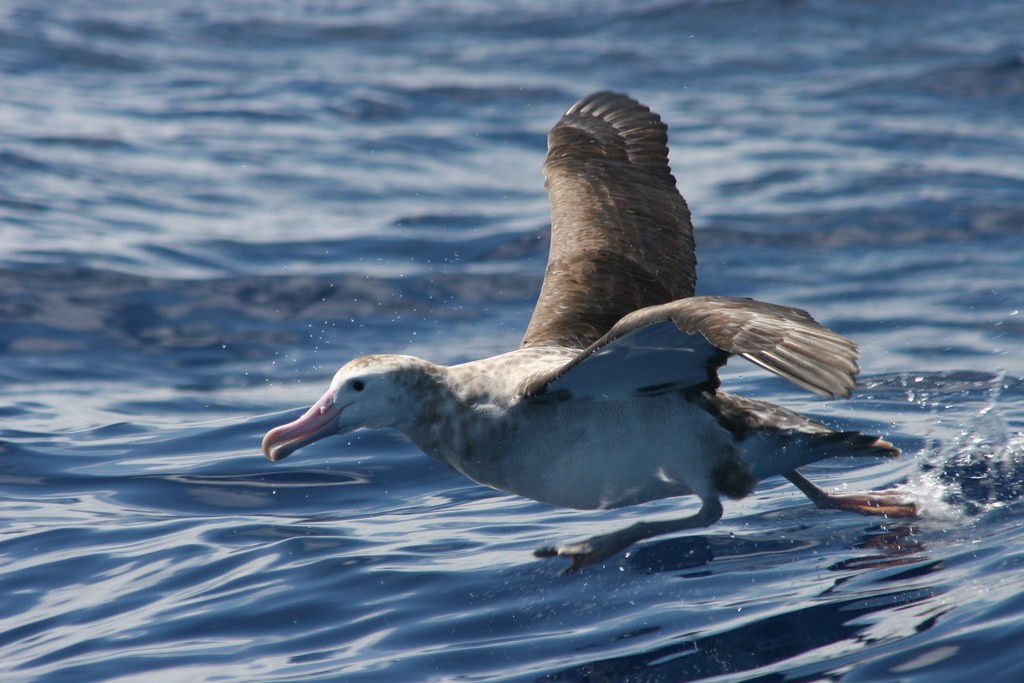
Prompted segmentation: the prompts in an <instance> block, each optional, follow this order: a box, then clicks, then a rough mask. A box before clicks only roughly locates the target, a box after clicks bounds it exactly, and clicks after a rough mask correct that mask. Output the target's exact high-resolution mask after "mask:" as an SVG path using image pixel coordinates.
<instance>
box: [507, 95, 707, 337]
mask: <svg viewBox="0 0 1024 683" xmlns="http://www.w3.org/2000/svg"><path fill="white" fill-rule="evenodd" d="M667 142H668V133H667V128H666V127H665V124H663V123H662V122H661V119H660V118H659V117H658V115H657V114H655V113H653V112H651V110H650V109H648V108H647V107H645V106H644V105H642V104H640V103H638V102H637V101H635V100H633V99H630V98H629V97H627V96H625V95H620V94H616V93H611V92H599V93H595V94H593V95H590V96H589V97H586V98H584V99H582V100H580V101H579V102H577V103H576V104H574V105H573V106H572V108H570V109H569V111H567V112H566V113H565V115H564V116H562V118H561V120H559V122H558V123H557V124H556V125H555V127H554V128H552V129H551V133H550V134H549V135H548V154H547V157H546V159H545V161H544V176H545V181H546V182H545V184H546V185H547V188H548V193H549V195H550V198H551V253H550V254H549V256H548V265H547V270H546V271H545V274H544V284H543V285H542V287H541V292H540V298H539V299H538V300H537V306H536V308H535V309H534V312H533V317H532V318H531V319H530V324H529V327H528V328H527V330H526V336H525V337H524V338H523V343H522V347H523V348H525V347H529V346H535V345H539V344H555V345H558V346H566V347H571V348H580V349H584V348H586V347H587V346H589V345H590V344H592V343H593V342H595V341H597V340H598V339H599V338H600V337H601V336H602V335H603V334H605V333H606V332H608V330H610V329H611V327H612V325H614V324H615V323H616V322H617V321H618V320H619V319H621V318H622V317H623V316H625V315H626V314H627V313H630V312H632V311H635V310H638V309H640V308H644V307H646V306H653V305H656V304H662V303H666V302H668V301H673V300H675V299H682V298H685V297H689V296H693V289H694V284H695V282H696V263H697V262H696V258H695V256H694V245H693V226H692V224H691V223H690V211H689V209H688V208H687V206H686V202H685V201H684V200H683V198H682V196H681V195H680V194H679V191H678V190H677V189H676V181H675V178H674V177H673V176H672V172H671V169H670V168H669V165H668V148H667V147H666V144H667Z"/></svg>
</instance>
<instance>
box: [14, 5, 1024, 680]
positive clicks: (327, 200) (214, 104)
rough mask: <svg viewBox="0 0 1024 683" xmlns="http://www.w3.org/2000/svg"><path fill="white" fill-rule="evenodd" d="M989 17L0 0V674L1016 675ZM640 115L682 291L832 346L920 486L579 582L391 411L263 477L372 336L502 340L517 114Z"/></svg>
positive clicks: (556, 529) (788, 514)
mask: <svg viewBox="0 0 1024 683" xmlns="http://www.w3.org/2000/svg"><path fill="white" fill-rule="evenodd" d="M1022 26H1024V5H1022V4H1021V3H1019V2H1017V1H1016V0H978V1H977V2H971V3H962V2H947V1H944V0H939V1H934V0H929V1H925V0H908V1H906V2H895V3H894V2H878V1H874V0H868V1H866V2H857V3H849V2H842V1H840V0H807V1H788V2H784V1H781V0H780V1H777V2H755V1H752V0H734V1H715V0H700V1H698V0H693V1H679V2H668V1H666V0H640V1H638V2H629V1H627V0H613V1H611V2H604V3H595V2H583V1H580V0H570V1H568V2H561V3H553V2H544V1H541V0H517V1H514V2H501V3H497V2H495V3H475V2H466V1H465V0H461V1H460V0H425V1H423V2H412V1H404V2H403V1H399V2H390V3H387V2H371V1H370V0H362V1H355V0H353V1H352V2H341V1H339V2H329V1H326V0H324V1H313V0H311V1H309V2H292V3H276V2H266V1H264V2H257V1H255V0H253V1H242V0H232V1H229V2H217V3H211V2H196V1H194V0H164V1H163V2H161V3H138V2H126V1H110V2H102V3H97V2H88V1H86V0H65V1H63V2H59V3H56V2H53V3H44V2H36V1H31V0H10V1H8V2H3V3H0V595H2V599H0V679H2V680H4V681H47V682H49V681H141V680H146V681H189V682H195V681H246V682H249V681H286V680H302V681H353V682H365V681H388V682H391V681H594V682H597V681H643V682H647V681H652V682H653V681H666V682H678V681H697V680H714V681H808V682H810V681H849V682H854V681H914V682H925V681H927V682H929V683H933V682H935V681H940V682H942V681H965V680H985V681H987V682H993V683H994V682H998V681H1019V680H1024V645H1022V643H1024V532H1022V530H1021V529H1022V522H1024V495H1022V494H1024V436H1022V430H1024V380H1022V377H1024V314H1022V313H1021V309H1022V308H1024V114H1022V112H1024V32H1022V31H1021V27H1022ZM599 89H614V90H620V91H626V92H629V93H630V94H632V95H634V96H636V97H638V98H640V99H641V100H642V101H644V102H645V103H647V104H649V105H650V106H652V107H653V108H654V109H655V110H656V111H658V112H660V113H661V115H662V117H663V118H664V120H665V121H666V122H667V123H668V124H669V127H670V144H671V148H672V153H671V160H672V166H673V170H674V172H675V175H676V177H677V179H678V181H679V186H680V188H681V190H682V192H683V193H684V195H685V196H686V198H687V200H688V201H689V203H690V206H691V209H692V210H693V213H694V220H695V223H696V225H697V241H698V256H699V261H700V266H699V284H698V290H699V291H700V292H701V293H705V294H722V295H740V296H752V297H756V298H759V299H763V300H767V301H773V302H777V303H783V304H789V305H795V306H800V307H804V308H807V309H809V310H811V311H812V312H813V313H814V315H815V316H816V317H817V318H818V319H819V320H821V321H822V322H824V323H826V324H828V325H829V326H831V327H833V328H834V329H836V330H838V331H840V332H842V333H844V334H846V335H848V336H850V337H852V338H854V339H855V340H857V341H858V342H859V343H860V344H861V350H862V369H863V374H862V377H861V385H860V388H859V389H858V391H857V392H856V393H855V395H854V396H853V398H852V399H851V400H848V401H835V402H832V401H821V400H820V399H818V398H816V397H814V396H811V395H809V394H805V393H802V392H800V391H799V390H797V389H794V388H793V387H791V386H788V385H786V383H784V382H783V381H781V380H778V379H776V378H772V377H770V376H768V375H766V374H765V373H763V372H761V371H758V370H756V369H755V368H752V367H750V366H745V365H744V364H743V363H741V362H733V363H732V364H731V365H730V366H729V367H728V368H727V372H726V373H725V382H726V384H727V385H728V387H729V388H731V390H733V391H736V392H737V393H742V394H745V395H748V396H753V397H757V398H762V399H767V400H772V401H776V402H779V403H782V404H784V405H787V406H789V407H792V408H795V409H798V410H802V411H804V412H806V413H808V414H811V415H813V416H816V417H818V418H820V419H822V420H825V421H827V422H829V423H830V424H833V425H835V426H837V427H842V428H846V429H861V430H866V431H870V432H875V433H882V434H886V435H888V437H889V438H890V439H891V440H892V441H894V442H895V443H896V444H897V445H898V446H900V447H901V448H903V449H904V451H905V456H904V457H903V458H902V459H900V460H898V461H894V462H881V461H878V462H876V461H867V462H865V461H863V460H860V461H852V460H841V459H837V460H833V461H828V462H825V463H821V464H819V465H816V466H812V467H808V468H807V470H806V473H807V474H808V475H809V476H810V477H811V478H812V479H814V480H815V481H816V482H818V483H820V484H822V485H825V486H828V487H832V488H836V489H847V490H859V489H867V488H872V487H889V486H898V487H901V488H903V489H904V490H905V491H906V492H907V493H908V494H909V495H912V496H914V497H915V498H917V499H918V500H919V502H920V504H921V506H922V508H923V514H922V515H921V517H920V518H918V519H913V520H885V519H875V518H866V517H858V516H855V515H849V514H844V513H840V512H831V511H821V510H817V509H815V508H813V506H811V505H810V504H809V502H808V501H807V500H806V499H805V498H804V497H803V496H801V495H800V494H799V493H798V492H796V491H795V490H794V489H793V488H792V487H791V486H789V485H788V483H786V482H785V481H783V480H781V479H779V480H768V481H766V482H764V483H763V485H762V486H761V488H760V490H759V491H758V493H757V494H755V495H753V496H751V497H749V498H747V499H745V500H742V501H736V502H728V503H727V504H726V513H725V517H724V518H723V519H722V521H721V522H720V523H718V524H716V525H714V526H712V527H710V528H708V529H706V530H702V531H700V532H697V533H690V534H685V535H679V536H675V537H667V538H662V539H655V540H652V541H649V542H646V543H643V544H640V545H638V546H636V547H635V548H634V549H632V551H631V552H630V553H629V554H628V555H623V556H619V557H615V558H612V559H611V560H608V561H607V562H605V563H604V564H603V565H601V566H595V567H591V568H588V569H586V570H585V571H583V572H580V573H579V574H575V575H572V576H561V575H560V573H559V572H560V570H561V569H562V567H563V565H564V563H562V562H556V561H540V560H536V559H534V558H533V557H532V554H531V551H532V550H533V549H534V548H536V547H538V546H541V545H547V544H550V543H552V542H557V541H563V540H569V539H574V538H583V537H586V536H588V535H591V534H594V533H599V532H601V531H604V530H610V529H614V528H618V527H620V526H625V525H627V524H629V523H631V522H633V521H635V520H637V519H643V518H650V517H660V516H672V515H680V514H686V513H688V512H692V511H693V509H694V508H695V504H694V502H693V501H691V500H689V499H682V500H668V501H659V502H656V503H651V504H647V505H644V506H638V507H635V508H628V509H624V510H619V511H614V512H600V513H593V512H571V511H566V510H559V509H554V508H550V507H547V506H544V505H541V504H539V503H533V502H530V501H527V500H523V499H519V498H516V497H514V496H509V495H505V494H503V493H500V492H496V491H491V490H489V489H486V488H483V487H480V486H477V485H475V484H473V483H472V482H470V481H468V480H465V479H463V478H462V477H460V476H459V475H457V474H456V473H454V472H451V471H448V470H447V469H445V468H444V467H443V466H441V465H439V464H437V463H435V462H433V461H431V460H429V459H428V458H427V457H425V456H423V455H422V454H420V453H418V452H417V451H416V449H415V448H414V447H412V446H410V445H409V444H407V443H406V442H404V441H403V440H402V439H401V438H400V437H399V436H397V435H396V434H393V433H389V432H369V431H367V432H358V433H355V434H352V435H348V436H346V437H340V438H334V439H329V440H325V441H323V442H320V443H317V444H315V445H313V446H310V447H308V448H306V449H304V450H303V451H301V452H300V453H298V454H296V455H294V456H292V457H291V458H289V459H288V460H286V461H284V462H281V463H277V464H273V463H270V462H268V461H267V460H265V459H264V458H263V456H262V455H261V454H260V452H259V443H260V438H261V437H262V435H263V433H264V432H265V431H266V430H267V429H268V428H270V427H272V426H275V425H277V424H279V423H281V422H283V421H285V420H288V419H291V418H293V417H294V416H295V415H296V414H297V412H298V411H299V410H300V409H302V408H304V407H305V406H306V405H308V404H309V403H310V402H311V401H313V400H314V399H315V398H317V397H318V396H319V395H320V393H322V391H323V390H324V388H325V387H326V384H327V382H328V381H329V378H330V377H331V375H332V374H333V372H334V370H335V369H336V368H337V366H339V365H341V364H342V363H344V362H345V361H346V360H348V359H350V358H351V357H353V356H356V355H360V354H364V353H370V352H400V353H413V354H416V355H420V356H423V357H426V358H428V359H431V360H433V361H436V362H445V363H448V362H459V361H464V360H469V359H474V358H479V357H483V356H487V355H493V354H496V353H500V352H503V351H506V350H509V349H511V348H514V347H515V346H516V345H517V344H518V342H519V339H520V338H521V335H522V332H523V330H524V329H525V325H526V321H527V320H528V318H529V314H530V311H531V308H532V305H533V302H534V299H535V297H536V293H537V291H538V287H539V284H540V279H541V275H542V272H543V267H544V262H545V258H546V249H547V230H548V221H549V217H548V204H547V197H546V194H545V192H544V188H543V180H542V176H541V172H540V164H541V161H542V159H543V155H544V151H545V135H546V132H547V130H548V128H550V126H551V125H552V124H553V123H554V122H555V121H556V120H557V118H558V117H559V116H560V115H561V113H562V112H563V111H564V110H565V109H566V108H567V107H568V106H569V105H571V104H572V103H573V102H574V101H575V100H576V99H578V98H579V97H581V96H583V95H586V94H588V93H590V92H592V91H595V90H599Z"/></svg>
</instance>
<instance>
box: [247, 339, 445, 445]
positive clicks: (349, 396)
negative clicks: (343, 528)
mask: <svg viewBox="0 0 1024 683" xmlns="http://www.w3.org/2000/svg"><path fill="white" fill-rule="evenodd" d="M436 367H437V366H433V365H431V364H430V363H427V362H426V361H423V360H420V359H419V358H414V357H412V356H363V357H362V358H356V359H355V360H352V361H350V362H348V363H346V364H345V365H343V366H342V367H341V369H340V370H338V372H337V373H336V374H335V375H334V379H333V380H332V381H331V388H330V389H328V390H327V392H326V393H325V394H324V395H323V396H321V397H320V400H319V401H317V402H316V403H314V404H313V406H312V407H311V408H310V409H309V410H307V411H306V412H305V414H303V415H302V417H300V418H299V419H297V420H295V421H294V422H289V423H288V424H285V425H281V426H280V427H275V428H274V429H271V430H270V431H269V432H267V435H266V436H264V437H263V453H264V455H266V456H267V457H268V458H269V459H271V460H274V461H277V460H281V459H283V458H286V457H288V456H289V455H291V454H292V453H294V452H295V451H297V450H298V449H300V448H302V447H303V446H306V445H309V444H311V443H313V442H314V441H319V440H320V439H322V438H324V437H327V436H331V435H332V434H344V433H346V432H351V431H353V430H356V429H360V428H361V427H373V428H384V427H399V426H401V425H402V424H403V423H404V422H405V421H407V420H410V419H412V417H413V412H414V410H415V396H416V394H417V392H416V389H417V385H418V384H422V383H423V382H425V381H428V380H429V379H430V378H431V377H432V374H433V373H431V372H430V369H431V368H436Z"/></svg>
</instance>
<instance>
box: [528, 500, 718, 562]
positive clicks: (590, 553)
mask: <svg viewBox="0 0 1024 683" xmlns="http://www.w3.org/2000/svg"><path fill="white" fill-rule="evenodd" d="M721 517H722V504H721V503H720V502H719V501H718V498H707V499H705V500H704V504H703V506H702V507H701V509H700V510H699V511H698V512H697V514H695V515H691V516H689V517H683V518H682V519H666V520H664V521H656V522H637V523H636V524H634V525H633V526H631V527H627V528H625V529H620V530H619V531H614V532H612V533H610V534H600V535H598V536H594V537H592V538H588V539H587V540H585V541H581V542H579V543H564V544H562V545H557V546H549V547H547V548H541V549H539V550H536V551H534V553H533V554H534V556H535V557H568V558H569V559H571V560H572V564H571V565H569V567H568V568H567V569H566V570H565V571H564V572H563V574H571V573H573V572H575V571H578V570H580V569H581V568H583V567H585V566H587V565H588V564H594V563H597V562H600V561H601V560H604V559H607V558H609V557H611V556H612V555H615V554H616V553H618V552H620V551H622V550H625V549H626V548H628V547H629V546H631V545H633V544H634V543H636V542H637V541H642V540H643V539H645V538H651V537H652V536H660V535H662V534H670V533H673V532H676V531H682V530H684V529H696V528H699V527H706V526H710V525H712V524H714V523H715V522H717V521H718V520H719V519H721Z"/></svg>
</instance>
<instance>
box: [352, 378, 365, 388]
mask: <svg viewBox="0 0 1024 683" xmlns="http://www.w3.org/2000/svg"><path fill="white" fill-rule="evenodd" d="M365 388H366V384H364V383H363V381H362V380H359V379H357V380H354V381H353V382H352V391H362V390H363V389H365Z"/></svg>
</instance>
